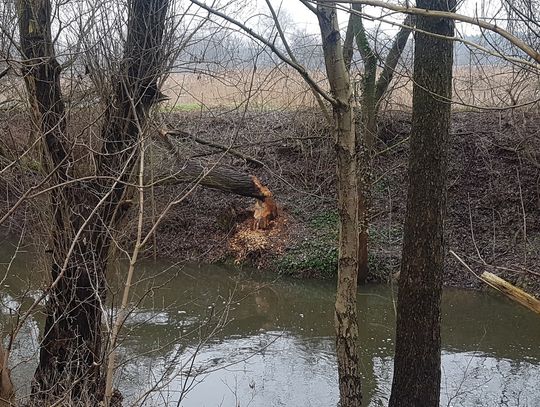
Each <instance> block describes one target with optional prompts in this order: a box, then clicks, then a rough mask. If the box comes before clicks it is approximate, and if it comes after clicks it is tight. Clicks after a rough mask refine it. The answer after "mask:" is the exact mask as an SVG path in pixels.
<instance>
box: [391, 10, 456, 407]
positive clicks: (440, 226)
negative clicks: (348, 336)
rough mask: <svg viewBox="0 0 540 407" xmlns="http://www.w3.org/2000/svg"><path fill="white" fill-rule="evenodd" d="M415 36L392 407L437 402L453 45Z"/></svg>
mask: <svg viewBox="0 0 540 407" xmlns="http://www.w3.org/2000/svg"><path fill="white" fill-rule="evenodd" d="M455 5H456V3H455V0H450V1H448V0H419V1H418V2H417V6H418V7H420V8H425V9H438V10H453V9H454V8H455ZM417 26H418V28H419V29H420V30H423V31H427V32H433V33H437V34H440V35H445V36H450V37H452V36H453V35H454V22H453V21H452V20H448V19H440V18H427V17H418V21H417ZM415 39H416V42H415V60H414V89H413V118H412V129H411V147H410V149H411V153H410V158H409V190H408V197H407V214H406V218H405V230H404V239H403V255H402V260H401V273H400V279H399V294H398V306H397V331H396V355H395V361H394V377H393V382H392V393H391V397H390V403H389V406H390V407H410V406H429V407H436V406H438V405H439V400H440V380H441V339H440V318H441V314H440V302H441V293H442V275H443V264H444V262H443V260H444V244H443V235H444V218H445V210H446V209H445V208H446V171H447V139H448V133H449V127H450V108H451V105H450V102H451V98H452V63H453V55H452V53H453V43H452V42H451V41H447V40H444V39H441V38H436V37H432V36H430V35H428V34H425V33H421V32H419V33H417V34H416V36H415Z"/></svg>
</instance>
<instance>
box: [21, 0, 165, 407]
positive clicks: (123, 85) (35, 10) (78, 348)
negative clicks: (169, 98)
mask: <svg viewBox="0 0 540 407" xmlns="http://www.w3.org/2000/svg"><path fill="white" fill-rule="evenodd" d="M167 7H168V0H132V1H130V2H129V9H128V28H127V32H126V43H125V47H124V56H125V57H124V61H123V63H122V67H121V70H120V73H119V75H118V77H116V78H115V79H114V81H115V83H116V89H115V92H114V94H113V95H112V98H111V99H112V101H111V103H110V105H109V107H108V110H107V113H106V120H105V124H104V127H103V132H102V137H103V140H104V142H103V148H102V152H101V154H100V155H99V156H98V157H97V159H96V161H97V162H98V170H97V174H96V175H98V176H102V177H103V176H111V177H114V178H116V180H117V181H116V182H112V181H111V182H106V181H91V182H88V183H85V184H82V183H79V184H76V183H73V184H69V185H68V186H64V187H62V188H54V189H53V192H52V193H51V196H50V198H51V207H52V210H53V224H52V225H51V230H52V232H51V234H52V239H51V240H52V245H51V246H52V260H51V277H52V281H53V282H54V283H53V284H52V286H51V289H50V291H49V293H48V298H47V303H46V306H45V314H46V321H45V327H44V331H43V332H44V333H43V338H42V342H41V346H40V355H39V363H38V367H37V369H36V373H35V376H34V382H33V386H32V393H33V394H32V402H33V403H34V404H35V405H47V404H51V403H60V405H68V404H69V405H85V406H86V405H97V404H98V402H99V400H100V399H101V397H102V383H101V367H102V366H103V359H104V354H103V349H102V326H101V318H102V309H103V303H104V302H105V290H106V279H105V276H106V269H107V261H108V253H109V246H110V243H111V238H112V236H111V234H112V231H113V230H114V227H115V226H116V225H117V224H118V222H119V221H120V220H121V219H122V218H123V216H124V215H125V211H123V210H122V209H121V205H120V203H121V202H122V199H123V197H124V194H125V193H126V187H125V185H126V184H125V183H124V182H123V181H127V180H129V178H130V176H131V170H132V168H133V166H134V164H135V163H136V162H137V159H138V142H139V139H140V137H141V131H142V129H143V128H144V127H145V123H146V118H147V116H148V113H149V109H150V107H151V106H152V104H153V103H154V102H155V100H154V99H153V98H152V95H154V94H155V91H156V90H157V85H156V83H157V78H158V76H159V75H160V74H161V69H162V67H163V65H164V63H163V62H164V58H165V57H164V56H162V55H161V54H160V52H161V51H160V49H161V42H162V36H163V31H164V27H165V16H166V13H167ZM18 9H19V29H20V37H21V48H22V51H23V57H24V63H23V74H24V78H25V83H26V89H27V93H28V97H29V101H30V105H31V106H32V110H33V114H34V118H35V122H36V124H37V125H38V128H39V131H40V133H41V134H42V138H43V145H44V153H45V157H46V159H47V161H46V162H47V163H48V165H47V167H46V170H47V171H54V174H53V177H52V181H53V182H55V183H61V182H63V181H66V180H70V179H71V176H72V175H71V174H70V171H71V168H72V166H73V163H74V162H73V159H72V157H71V155H70V151H68V149H67V148H66V146H67V145H68V137H67V134H66V123H65V117H66V111H65V107H64V103H63V98H62V92H61V87H60V66H59V64H58V63H57V61H56V58H55V53H54V46H53V42H52V36H51V3H50V1H49V0H19V4H18ZM101 179H103V178H100V180H101Z"/></svg>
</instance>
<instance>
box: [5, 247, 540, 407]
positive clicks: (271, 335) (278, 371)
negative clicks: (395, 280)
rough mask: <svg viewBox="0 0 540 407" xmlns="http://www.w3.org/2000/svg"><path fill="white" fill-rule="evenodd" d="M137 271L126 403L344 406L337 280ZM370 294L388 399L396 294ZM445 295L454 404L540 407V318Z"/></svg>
mask: <svg viewBox="0 0 540 407" xmlns="http://www.w3.org/2000/svg"><path fill="white" fill-rule="evenodd" d="M4 251H5V252H2V251H1V249H0V259H7V258H8V251H9V247H8V246H7V245H5V246H4ZM29 258H31V256H30V257H29V256H21V257H20V258H19V259H18V261H16V262H14V264H13V265H12V268H11V270H10V272H9V273H8V275H7V276H6V279H5V281H4V283H3V284H4V287H3V288H2V292H1V296H0V299H1V301H0V312H1V313H2V319H1V322H2V325H3V326H2V328H3V329H4V331H5V330H6V329H7V324H8V315H9V313H10V310H12V309H15V308H16V307H17V306H18V305H19V303H20V301H21V297H22V294H23V293H26V295H27V297H28V298H29V299H28V300H27V301H28V302H30V301H31V298H30V297H31V296H32V295H34V296H35V292H36V291H35V290H36V288H38V284H39V281H37V279H36V277H35V276H36V270H33V269H32V267H33V266H32V265H31V262H30V260H29ZM118 270H120V271H115V270H113V271H111V276H112V277H113V280H114V278H115V277H118V276H120V277H121V275H122V273H123V268H122V267H119V268H118ZM137 273H138V274H137V275H138V277H139V279H140V281H141V282H140V284H138V285H137V287H136V289H135V291H134V301H133V304H134V309H133V312H132V313H131V315H130V317H129V319H128V321H127V323H126V327H125V330H124V332H123V333H124V335H123V338H122V344H121V348H120V362H121V365H120V368H119V371H118V375H117V377H116V384H117V386H118V387H119V388H120V389H121V390H122V391H123V393H124V395H125V398H126V405H130V404H131V405H141V404H142V405H146V406H175V405H178V401H179V399H181V403H180V405H181V406H185V407H204V406H207V407H216V406H241V407H245V406H253V407H263V406H264V407H268V406H291V407H296V406H335V405H336V404H337V397H338V387H337V375H336V362H335V359H334V341H333V337H332V335H333V311H332V308H333V293H334V284H333V283H330V282H321V281H299V280H289V279H285V278H279V279H276V278H275V276H272V275H262V274H260V273H259V272H253V271H250V270H237V269H234V268H231V267H224V266H204V267H200V268H198V267H176V266H170V265H167V264H163V263H160V264H156V263H153V262H148V263H145V264H142V265H141V267H140V268H139V270H138V271H137ZM29 282H30V283H29ZM113 285H114V284H113ZM360 291H361V292H360V294H359V297H358V300H359V308H360V311H361V313H360V317H359V319H360V321H359V322H360V345H361V354H362V372H363V375H364V392H365V399H366V403H365V404H366V405H369V406H384V405H386V404H387V398H388V395H389V391H390V383H391V377H392V355H393V346H394V345H393V336H394V333H393V329H394V328H393V327H394V322H395V320H394V306H393V295H392V291H391V289H390V288H389V287H387V286H368V287H362V288H361V290H360ZM110 296H111V298H113V301H115V300H116V299H118V298H119V294H118V290H116V289H114V288H111V295H110ZM443 300H444V310H443V311H444V315H443V332H442V334H443V336H442V337H443V349H444V351H443V358H442V360H443V371H442V405H444V406H512V407H514V406H515V407H517V406H520V407H521V406H523V407H535V406H539V405H540V387H538V386H537V382H538V377H540V346H539V345H538V340H539V339H540V323H539V322H540V321H539V318H538V316H536V315H534V314H532V313H530V312H528V311H526V310H523V309H521V308H519V307H517V306H515V305H514V304H512V303H510V302H508V301H507V300H506V299H504V298H500V297H499V296H496V295H492V294H486V293H474V292H467V291H462V290H446V291H445V294H444V298H443ZM35 318H36V319H33V320H31V321H29V323H28V324H27V326H25V329H24V330H23V331H22V332H21V336H20V338H19V341H18V342H17V344H16V348H15V352H14V358H13V361H12V366H13V367H14V369H13V374H14V378H15V381H16V382H17V383H22V384H26V385H28V383H27V382H28V378H29V377H31V374H32V371H33V368H34V367H35V356H36V355H35V349H36V347H37V335H38V332H39V330H38V325H40V324H41V320H40V319H39V318H40V316H39V315H36V317H35ZM19 362H20V363H19ZM24 389H27V387H24V386H23V387H21V389H20V390H19V391H20V392H23V391H24ZM151 390H153V391H152V392H150V391H151Z"/></svg>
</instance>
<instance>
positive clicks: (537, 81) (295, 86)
mask: <svg viewBox="0 0 540 407" xmlns="http://www.w3.org/2000/svg"><path fill="white" fill-rule="evenodd" d="M312 77H313V78H314V79H315V80H316V81H317V82H318V83H319V84H320V86H321V87H322V88H326V80H325V76H324V74H323V73H322V72H312ZM354 79H355V81H356V82H357V83H359V82H360V80H361V74H360V73H358V74H357V75H355V78H354ZM392 88H393V92H392V93H391V95H390V97H389V98H387V99H386V101H385V103H384V105H383V108H386V109H404V110H408V109H409V108H410V107H411V103H412V80H411V73H410V72H400V73H397V74H396V77H395V79H394V83H393V84H392ZM164 92H165V93H166V94H167V95H168V96H169V97H170V98H171V99H170V100H169V102H168V104H167V105H166V107H165V109H167V108H170V109H173V110H198V109H205V108H216V107H221V108H230V109H233V108H239V107H245V103H246V100H248V99H249V108H250V109H255V110H273V109H288V108H297V107H301V108H312V107H316V106H317V103H316V101H315V99H314V97H313V94H312V92H311V90H310V89H309V87H308V86H307V85H306V84H305V82H304V81H303V79H302V78H301V77H300V76H299V75H298V74H297V73H296V72H295V71H294V70H292V69H290V68H286V69H272V70H270V69H265V70H259V71H257V72H255V73H253V72H251V71H229V72H219V73H216V74H215V75H214V76H210V75H203V74H200V75H196V74H173V75H171V76H170V77H169V78H168V79H167V81H166V82H165V85H164ZM538 99H540V76H539V75H538V74H533V73H530V72H524V71H517V70H516V71H515V72H513V71H512V69H511V68H509V69H508V70H503V69H502V68H498V67H473V68H471V69H469V68H467V67H458V68H455V70H454V103H455V106H456V108H460V107H461V108H467V107H473V106H477V107H484V108H485V107H494V108H502V107H509V106H512V105H522V104H527V103H530V102H534V101H537V100H538Z"/></svg>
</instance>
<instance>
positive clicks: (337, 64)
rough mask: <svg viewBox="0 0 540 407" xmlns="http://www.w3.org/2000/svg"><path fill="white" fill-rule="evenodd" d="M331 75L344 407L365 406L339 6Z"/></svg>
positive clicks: (326, 23) (321, 12) (348, 100)
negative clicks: (338, 222) (361, 378)
mask: <svg viewBox="0 0 540 407" xmlns="http://www.w3.org/2000/svg"><path fill="white" fill-rule="evenodd" d="M317 11H318V13H317V15H318V18H319V26H320V29H321V34H322V42H323V49H324V57H325V63H326V72H327V74H328V80H329V82H330V88H331V91H332V94H333V96H334V98H335V99H336V103H335V104H334V106H333V112H334V120H335V126H336V127H335V146H336V153H337V190H338V210H339V216H340V224H339V258H338V282H337V293H336V307H335V328H336V351H337V359H338V373H339V392H340V401H341V404H340V405H341V407H359V406H360V405H361V402H362V388H361V380H360V372H359V356H358V348H357V345H358V344H357V342H358V320H357V311H356V294H357V277H358V261H359V258H358V255H359V239H358V236H359V234H358V229H357V228H358V212H359V211H358V210H359V201H358V181H359V179H358V165H357V155H356V134H355V126H354V114H353V109H352V103H353V92H352V89H351V84H350V80H349V74H348V72H347V69H346V67H345V62H344V58H343V48H342V46H341V39H340V34H339V25H338V21H337V13H336V7H335V5H329V6H324V5H320V4H319V5H318V6H317Z"/></svg>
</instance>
